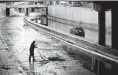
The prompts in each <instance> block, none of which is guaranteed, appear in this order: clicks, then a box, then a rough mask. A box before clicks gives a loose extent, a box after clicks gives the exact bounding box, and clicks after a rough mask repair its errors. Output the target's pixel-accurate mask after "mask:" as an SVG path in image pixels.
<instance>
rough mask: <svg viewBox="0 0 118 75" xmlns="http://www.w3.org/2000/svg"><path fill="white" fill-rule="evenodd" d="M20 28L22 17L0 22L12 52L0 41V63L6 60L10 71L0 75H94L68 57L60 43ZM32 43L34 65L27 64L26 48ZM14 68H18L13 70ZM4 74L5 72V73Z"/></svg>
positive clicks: (27, 49) (25, 27)
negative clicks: (33, 42)
mask: <svg viewBox="0 0 118 75" xmlns="http://www.w3.org/2000/svg"><path fill="white" fill-rule="evenodd" d="M23 25H24V23H23V18H22V17H10V18H8V19H6V20H5V21H4V22H3V23H2V29H1V31H2V36H3V38H4V40H5V42H6V44H7V46H8V47H9V49H10V50H11V52H12V53H10V52H8V50H7V47H6V46H5V44H4V43H2V41H0V45H1V47H0V48H2V47H3V48H2V49H0V51H1V52H0V57H3V58H1V59H2V61H3V59H6V60H4V61H5V62H7V64H9V65H10V66H8V68H9V67H10V68H11V67H12V68H13V69H10V70H9V71H10V74H4V73H3V72H4V71H3V70H1V73H3V75H17V74H18V75H23V74H24V73H25V74H26V75H95V74H94V73H92V72H90V71H88V70H87V69H84V68H83V67H82V63H80V62H79V61H78V60H74V59H73V58H71V57H69V56H68V54H67V53H66V52H65V51H64V50H63V48H62V47H61V45H62V43H61V42H60V41H58V40H55V39H52V38H51V37H47V36H46V35H43V34H41V33H40V32H38V31H35V30H33V29H32V28H30V27H28V26H24V27H23ZM33 40H36V44H37V46H38V48H36V49H35V59H36V62H34V64H33V63H31V65H30V64H29V60H28V58H29V47H30V44H31V42H32V41H33ZM1 43H2V44H1ZM2 45H4V46H5V47H4V46H2ZM5 52H6V53H5ZM40 53H41V55H40ZM5 55H7V56H5ZM41 56H42V57H43V59H42V57H41ZM8 59H9V60H8ZM14 61H15V63H13V62H14ZM1 64H2V63H1ZM11 65H12V66H11ZM16 66H18V67H19V68H18V69H16ZM13 70H14V71H13ZM19 70H22V71H23V72H21V71H19ZM5 72H6V73H7V71H6V70H5ZM13 73H14V74H13ZM0 75H2V74H0Z"/></svg>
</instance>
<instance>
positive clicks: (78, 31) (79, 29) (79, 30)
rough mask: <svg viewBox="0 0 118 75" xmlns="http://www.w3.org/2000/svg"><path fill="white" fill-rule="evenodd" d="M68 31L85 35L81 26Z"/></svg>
mask: <svg viewBox="0 0 118 75" xmlns="http://www.w3.org/2000/svg"><path fill="white" fill-rule="evenodd" d="M70 33H71V34H74V35H77V36H81V37H85V31H84V29H83V28H72V29H71V30H70Z"/></svg>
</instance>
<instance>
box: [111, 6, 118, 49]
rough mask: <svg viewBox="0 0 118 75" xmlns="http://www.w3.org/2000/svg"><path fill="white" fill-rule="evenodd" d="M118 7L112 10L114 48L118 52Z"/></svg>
mask: <svg viewBox="0 0 118 75" xmlns="http://www.w3.org/2000/svg"><path fill="white" fill-rule="evenodd" d="M116 7H118V5H116V6H114V7H113V8H112V48H113V49H116V50H118V36H117V32H118V27H117V26H118V9H117V8H116Z"/></svg>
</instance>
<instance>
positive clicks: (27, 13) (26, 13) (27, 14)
mask: <svg viewBox="0 0 118 75" xmlns="http://www.w3.org/2000/svg"><path fill="white" fill-rule="evenodd" d="M25 15H26V16H29V12H28V8H26V12H25Z"/></svg>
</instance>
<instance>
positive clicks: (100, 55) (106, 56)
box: [24, 17, 118, 65]
mask: <svg viewBox="0 0 118 75" xmlns="http://www.w3.org/2000/svg"><path fill="white" fill-rule="evenodd" d="M24 22H25V23H26V24H27V25H29V26H31V27H32V28H34V29H36V30H39V31H43V32H45V34H46V35H51V36H52V37H54V38H57V39H59V40H60V41H62V42H63V43H65V44H66V45H68V47H71V48H74V49H76V52H81V53H83V54H86V55H87V56H90V57H92V58H96V59H98V60H100V61H103V62H107V63H110V64H112V65H118V51H116V50H114V49H111V48H108V47H104V46H101V45H98V44H95V43H92V42H90V41H88V40H86V39H85V38H81V37H80V38H79V37H76V36H73V35H71V34H66V33H64V32H61V31H58V30H55V29H53V28H50V27H48V26H43V25H41V24H38V23H35V22H33V21H31V20H30V19H28V18H27V17H24Z"/></svg>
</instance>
